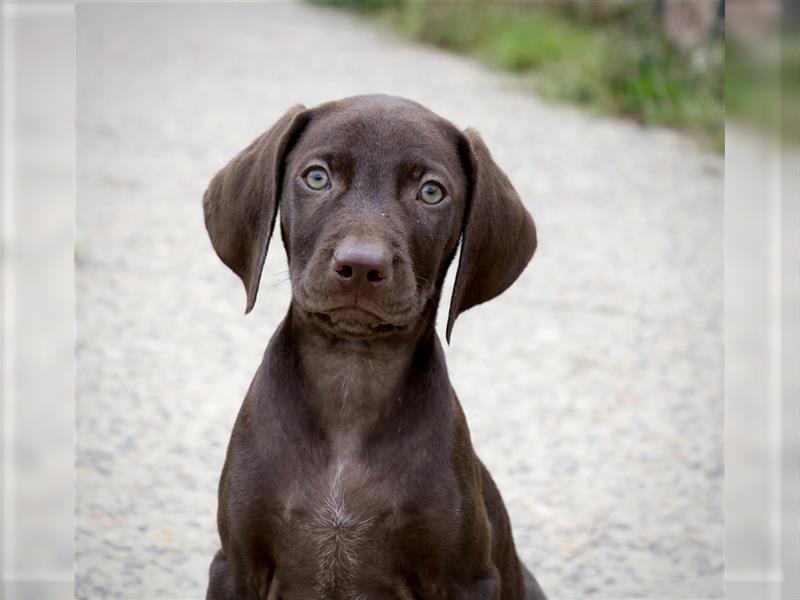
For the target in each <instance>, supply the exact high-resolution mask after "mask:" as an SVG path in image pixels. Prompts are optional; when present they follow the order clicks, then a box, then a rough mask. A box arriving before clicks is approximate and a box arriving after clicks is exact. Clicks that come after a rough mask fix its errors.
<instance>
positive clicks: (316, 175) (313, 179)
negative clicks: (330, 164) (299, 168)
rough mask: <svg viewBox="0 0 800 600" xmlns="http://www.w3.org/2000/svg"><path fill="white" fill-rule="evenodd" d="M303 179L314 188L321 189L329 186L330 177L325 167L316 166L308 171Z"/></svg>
mask: <svg viewBox="0 0 800 600" xmlns="http://www.w3.org/2000/svg"><path fill="white" fill-rule="evenodd" d="M303 180H304V181H305V182H306V185H307V186H308V187H310V188H311V189H312V190H321V189H324V188H325V187H327V186H328V183H329V182H330V177H329V176H328V172H327V171H326V170H325V169H322V168H320V167H314V168H313V169H309V170H308V172H306V174H305V175H304V176H303Z"/></svg>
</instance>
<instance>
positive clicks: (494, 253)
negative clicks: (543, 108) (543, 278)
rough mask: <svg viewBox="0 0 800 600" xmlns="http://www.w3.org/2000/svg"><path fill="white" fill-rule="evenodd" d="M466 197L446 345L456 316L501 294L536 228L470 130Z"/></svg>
mask: <svg viewBox="0 0 800 600" xmlns="http://www.w3.org/2000/svg"><path fill="white" fill-rule="evenodd" d="M464 137H465V138H466V141H467V149H466V154H467V161H466V162H467V165H468V169H469V180H470V192H469V197H468V199H467V204H466V208H465V214H464V224H463V226H462V233H461V258H460V259H459V263H458V271H457V272H456V282H455V285H454V287H453V296H452V299H451V300H450V314H449V316H448V319H447V334H446V337H447V341H448V343H449V342H450V334H451V332H452V330H453V324H454V323H455V321H456V318H457V317H458V315H459V314H461V313H462V312H464V311H465V310H467V309H469V308H472V307H473V306H475V305H476V304H481V303H482V302H486V301H488V300H491V299H492V298H494V297H495V296H498V295H500V294H501V293H503V292H504V291H505V290H506V288H508V287H509V286H510V285H511V284H512V283H514V281H515V280H516V279H517V277H519V275H520V273H522V270H523V269H524V268H525V265H527V264H528V261H529V260H530V259H531V257H532V256H533V252H534V251H535V250H536V227H535V225H534V224H533V219H532V218H531V215H530V213H529V212H528V211H527V210H526V209H525V207H524V206H523V204H522V202H521V201H520V199H519V195H518V194H517V192H516V190H515V189H514V187H513V186H512V185H511V182H510V181H509V180H508V177H507V176H506V174H505V173H503V171H502V170H501V169H500V167H498V166H497V164H496V163H495V162H494V160H493V159H492V156H491V154H489V149H488V148H487V147H486V144H484V142H483V139H481V136H480V135H479V134H478V132H477V131H475V130H474V129H467V130H466V131H465V132H464Z"/></svg>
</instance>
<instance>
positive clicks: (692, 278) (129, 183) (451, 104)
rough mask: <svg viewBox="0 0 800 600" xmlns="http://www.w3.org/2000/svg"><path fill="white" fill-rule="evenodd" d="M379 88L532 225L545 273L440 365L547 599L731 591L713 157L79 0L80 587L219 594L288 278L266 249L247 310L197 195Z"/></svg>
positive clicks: (346, 51) (379, 60)
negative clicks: (414, 112)
mask: <svg viewBox="0 0 800 600" xmlns="http://www.w3.org/2000/svg"><path fill="white" fill-rule="evenodd" d="M365 92H386V93H391V94H397V95H401V96H406V97H409V98H413V99H415V100H417V101H419V102H421V103H423V104H425V105H427V106H429V107H430V108H431V109H433V110H434V111H436V112H438V113H440V114H442V115H444V116H446V117H448V118H450V119H451V120H453V121H454V122H455V123H457V124H459V125H461V126H464V127H466V126H474V127H476V128H478V129H479V130H480V131H481V132H482V134H483V136H484V138H485V140H486V142H487V144H488V145H489V147H490V148H491V149H492V152H493V153H494V156H495V158H496V160H497V161H498V163H499V164H501V165H502V166H503V167H504V168H505V169H506V171H507V172H508V173H509V176H510V177H511V179H512V181H513V182H514V184H515V185H516V187H517V189H518V190H519V192H520V195H521V196H522V197H523V199H524V200H525V201H526V203H527V205H528V207H529V208H530V210H531V212H532V214H533V215H534V218H535V219H536V221H537V225H538V229H539V233H540V247H539V250H538V251H537V254H536V257H535V258H534V260H533V262H532V263H531V265H530V267H529V268H528V270H527V271H526V272H525V274H524V275H523V277H522V278H521V279H520V280H519V281H518V282H517V283H516V284H515V285H514V287H513V288H512V289H511V290H509V291H508V292H507V293H506V294H504V295H503V296H501V297H500V298H499V299H497V300H495V301H494V302H491V303H489V304H488V305H485V306H482V307H479V308H476V309H474V310H472V311H470V312H468V313H466V314H465V315H463V316H462V317H461V318H460V319H459V322H458V324H457V325H456V328H455V331H454V335H453V344H452V346H451V347H450V348H449V349H448V354H449V356H448V360H449V365H450V371H451V376H452V379H453V382H454V385H455V388H456V389H457V390H458V393H459V395H460V398H461V400H462V403H463V405H464V408H465V411H466V414H467V417H468V419H469V422H470V426H471V429H472V434H473V440H474V444H475V446H476V448H477V450H478V452H479V454H480V455H481V457H482V458H483V459H484V461H485V462H486V464H487V466H488V467H489V469H490V471H491V472H492V473H493V474H494V476H495V479H496V480H497V482H498V485H499V487H500V489H501V491H502V493H503V495H504V497H505V500H506V503H507V505H508V508H509V512H510V513H511V517H512V522H513V524H514V530H515V535H516V539H517V543H518V548H519V551H520V554H521V556H522V558H523V559H524V561H525V562H526V563H527V564H528V565H529V566H530V567H531V568H532V570H533V571H534V572H535V573H536V574H537V575H538V577H539V579H540V582H541V584H542V587H543V588H544V589H545V591H547V592H548V593H549V594H550V595H551V597H553V598H687V597H688V598H702V597H715V596H719V595H721V592H722V566H723V565H722V523H723V518H722V484H723V468H722V439H721V426H722V319H721V317H722V229H721V227H722V161H721V159H720V158H719V157H718V156H716V155H713V154H710V153H708V152H705V151H703V150H701V149H699V148H698V147H697V146H696V145H694V144H693V143H692V142H691V141H690V140H688V139H686V138H684V137H682V136H681V135H679V134H676V133H673V132H670V131H666V130H660V129H647V130H646V129H642V128H640V127H638V126H637V125H635V124H632V123H628V122H623V121H618V120H614V119H608V118H601V117H597V116H594V115H590V114H587V113H582V112H579V111H576V110H574V109H572V108H569V107H563V106H558V105H552V104H548V103H545V102H543V101H541V100H539V99H538V98H536V97H535V96H533V95H532V94H531V93H530V92H529V91H526V90H523V89H521V88H520V86H519V84H518V83H517V82H516V81H515V80H513V79H511V78H507V77H505V76H503V75H499V74H496V73H493V72H491V71H488V70H487V69H485V68H483V67H482V66H480V65H477V64H475V63H474V62H472V61H470V60H468V59H465V58H462V57H459V56H454V55H451V54H448V53H444V52H441V51H438V50H435V49H431V48H426V47H421V46H417V45H413V44H411V43H408V42H406V41H403V40H400V39H398V38H396V37H394V36H392V35H389V34H388V33H387V32H386V31H383V30H380V29H377V28H374V27H372V26H370V25H368V24H366V23H364V22H362V21H359V20H357V19H354V18H352V17H350V16H348V15H344V14H340V13H336V12H332V11H329V10H325V9H319V8H315V7H310V6H307V5H302V4H291V3H281V4H271V5H264V4H229V5H222V4H171V5H136V4H128V5H123V4H80V5H79V6H78V136H79V137H78V178H79V179H78V198H79V205H78V240H77V255H76V259H77V264H78V289H77V294H78V302H79V308H78V413H79V414H78V456H77V464H78V471H77V477H78V534H77V535H78V537H77V546H78V556H77V571H78V584H77V593H78V595H79V597H81V598H111V597H119V598H122V597H124V598H147V599H155V598H159V599H160V598H200V597H202V596H203V594H204V590H205V584H206V581H207V575H206V573H207V566H208V563H209V561H210V559H211V557H212V555H213V552H214V551H215V550H216V548H217V546H218V538H217V534H216V529H215V511H216V488H217V481H218V477H219V473H220V469H221V467H222V462H223V458H224V452H225V447H226V444H227V440H228V435H229V432H230V428H231V426H232V424H233V420H234V418H235V415H236V412H237V410H238V408H239V405H240V403H241V400H242V398H243V396H244V393H245V390H246V388H247V386H248V384H249V382H250V379H251V377H252V375H253V373H254V372H255V369H256V367H257V365H258V363H259V361H260V358H261V354H262V352H263V349H264V347H265V345H266V343H267V340H268V338H269V336H270V335H271V333H272V331H273V330H274V328H275V326H276V325H277V323H278V322H279V321H280V319H281V318H282V316H283V314H284V312H285V310H286V307H287V305H288V300H289V285H288V282H287V281H286V279H287V274H286V266H285V256H284V254H283V252H282V249H281V248H279V244H273V247H272V248H271V252H270V255H269V258H268V260H267V266H266V269H265V273H264V278H263V280H262V287H261V293H260V295H259V303H258V305H257V306H256V309H255V311H254V312H253V313H252V314H251V315H249V316H248V317H246V318H245V317H243V315H242V312H243V307H244V301H245V298H244V292H243V291H242V288H241V283H240V282H239V280H238V279H236V277H235V276H234V275H233V274H232V273H230V272H229V271H228V270H227V269H226V268H225V267H224V266H223V265H222V264H221V263H220V262H219V260H218V259H217V258H216V256H215V255H214V254H213V252H212V250H211V246H210V244H209V242H208V240H207V237H206V233H205V230H204V227H203V221H202V211H201V196H202V193H203V190H204V189H205V186H206V184H207V183H208V181H209V179H210V177H211V176H212V175H213V173H214V172H215V171H216V170H217V169H218V168H219V167H220V166H222V165H223V164H224V163H225V162H226V161H227V159H228V158H230V157H231V156H232V155H233V154H234V153H235V152H236V151H238V150H239V149H241V148H242V147H244V146H245V145H246V144H247V143H249V141H250V140H251V139H252V138H254V137H255V136H256V135H257V134H259V133H260V132H261V131H262V130H264V129H265V128H266V127H268V126H269V125H270V124H271V123H272V122H273V121H274V120H275V119H276V118H277V117H278V116H279V115H281V114H282V113H283V111H284V110H286V109H287V108H288V107H289V106H290V105H291V104H293V103H296V102H303V103H305V104H307V105H314V104H317V103H319V102H323V101H326V100H329V99H333V98H338V97H343V96H349V95H352V94H357V93H365ZM441 323H442V322H441V319H440V325H441ZM441 330H442V329H441V327H440V331H441Z"/></svg>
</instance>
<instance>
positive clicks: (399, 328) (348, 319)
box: [308, 307, 410, 340]
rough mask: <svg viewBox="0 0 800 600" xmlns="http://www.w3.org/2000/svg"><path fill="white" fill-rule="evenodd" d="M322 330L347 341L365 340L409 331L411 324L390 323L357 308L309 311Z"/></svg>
mask: <svg viewBox="0 0 800 600" xmlns="http://www.w3.org/2000/svg"><path fill="white" fill-rule="evenodd" d="M308 314H309V316H310V317H311V319H312V320H313V321H314V322H315V323H316V324H317V325H318V326H319V327H321V328H322V329H324V330H326V331H328V332H329V333H332V334H334V335H336V336H337V337H342V338H345V339H354V340H364V339H372V338H380V337H388V336H391V335H395V334H397V333H402V332H404V331H406V330H408V329H409V327H410V324H394V323H389V322H387V321H386V320H385V319H383V318H381V317H379V316H378V315H376V314H374V313H372V312H369V311H367V310H364V309H361V308H355V307H348V308H338V309H334V310H329V311H324V312H312V311H308Z"/></svg>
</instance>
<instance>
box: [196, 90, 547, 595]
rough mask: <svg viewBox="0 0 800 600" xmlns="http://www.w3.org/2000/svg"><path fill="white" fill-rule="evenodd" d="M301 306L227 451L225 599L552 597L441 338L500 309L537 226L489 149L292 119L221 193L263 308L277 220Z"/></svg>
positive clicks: (417, 119) (362, 120) (336, 107)
mask: <svg viewBox="0 0 800 600" xmlns="http://www.w3.org/2000/svg"><path fill="white" fill-rule="evenodd" d="M279 205H280V215H281V237H282V238H283V244H284V246H285V248H286V253H287V255H288V257H289V272H290V276H291V283H292V294H293V299H292V303H291V305H290V307H289V312H288V314H287V316H286V318H285V319H284V321H283V322H282V323H281V325H280V326H279V327H278V330H277V331H276V332H275V334H274V335H273V337H272V340H271V341H270V343H269V346H268V348H267V351H266V353H265V354H264V359H263V362H262V363H261V366H260V368H259V369H258V372H257V373H256V375H255V378H254V379H253V382H252V384H251V386H250V390H249V391H248V393H247V397H246V398H245V400H244V404H243V405H242V408H241V411H240V412H239V416H238V419H237V421H236V425H235V426H234V429H233V433H232V434H231V440H230V445H229V447H228V454H227V458H226V461H225V467H224V468H223V471H222V477H221V480H220V487H219V512H218V525H219V533H220V538H221V540H222V549H221V550H220V551H219V552H218V553H217V555H216V557H215V558H214V560H213V562H212V563H211V569H210V582H209V587H208V595H207V597H208V598H210V599H225V600H232V599H234V598H236V599H245V598H248V599H256V598H257V599H260V600H277V599H281V600H314V599H326V598H331V599H337V600H338V599H341V600H373V599H374V600H378V599H387V600H388V599H394V600H399V599H406V600H411V599H419V600H429V599H430V600H433V599H442V600H444V599H448V600H456V599H478V598H485V599H494V600H498V599H502V600H518V599H519V600H521V599H543V598H544V595H543V594H542V592H541V590H540V589H539V586H538V584H537V583H536V581H535V579H534V578H533V576H532V575H531V574H530V573H529V572H527V570H526V569H525V568H524V567H523V566H522V565H521V564H520V561H519V559H518V557H517V553H516V550H515V548H514V541H513V538H512V535H511V527H510V525H509V520H508V516H507V513H506V510H505V506H504V505H503V501H502V499H501V498H500V495H499V493H498V491H497V488H496V487H495V484H494V482H493V481H492V478H491V477H490V475H489V473H488V472H487V470H486V468H485V467H484V466H483V464H482V463H481V462H480V460H479V459H478V457H477V456H476V455H475V451H474V450H473V448H472V444H471V442H470V435H469V430H468V429H467V424H466V421H465V419H464V414H463V412H462V410H461V406H460V404H459V402H458V399H457V398H456V395H455V393H454V392H453V389H452V387H451V385H450V381H449V379H448V375H447V368H446V365H445V361H444V355H443V352H442V348H441V345H440V343H439V339H438V336H437V335H436V332H435V330H434V322H435V316H436V309H437V306H438V303H439V296H440V293H441V287H442V282H443V280H444V276H445V272H446V271H447V268H448V266H449V264H450V262H451V260H452V258H453V255H454V254H455V252H456V248H457V246H458V243H459V240H462V247H461V258H460V262H459V266H458V272H457V275H456V283H455V288H454V291H453V297H452V302H451V305H450V313H449V320H448V324H447V338H448V341H449V339H450V333H451V330H452V327H453V322H454V321H455V319H456V317H457V316H458V314H459V313H461V312H463V311H465V310H467V309H468V308H470V307H472V306H474V305H476V304H480V303H481V302H485V301H487V300H490V299H492V298H494V297H495V296H497V295H498V294H500V293H501V292H503V291H504V290H505V289H506V288H507V287H508V286H509V285H511V284H512V283H513V282H514V280H515V279H516V278H517V277H518V276H519V274H520V273H521V272H522V270H523V268H524V267H525V265H526V264H527V263H528V261H529V260H530V258H531V256H532V255H533V252H534V250H535V248H536V230H535V228H534V224H533V220H532V219H531V217H530V215H529V214H528V212H527V211H526V210H525V208H524V207H523V205H522V203H521V202H520V200H519V197H518V196H517V193H516V192H515V191H514V188H513V187H512V186H511V183H510V182H509V181H508V178H507V177H506V176H505V174H504V173H503V172H502V171H501V170H500V168H499V167H498V166H497V165H496V164H495V163H494V161H493V160H492V158H491V156H490V155H489V151H488V150H487V148H486V146H485V145H484V143H483V141H482V140H481V138H480V136H479V135H478V134H477V133H476V132H474V131H471V130H467V131H466V132H461V131H460V130H458V129H457V128H456V127H455V126H454V125H453V124H452V123H450V122H449V121H446V120H445V119H442V118H441V117H439V116H437V115H435V114H433V113H432V112H430V111H428V110H427V109H425V108H423V107H422V106H420V105H418V104H416V103H414V102H411V101H408V100H403V99H400V98H393V97H388V96H359V97H355V98H348V99H346V100H341V101H338V102H331V103H328V104H323V105H321V106H319V107H317V108H314V109H305V108H303V107H300V106H299V107H295V108H292V109H291V110H289V112H288V113H286V114H285V115H284V116H283V117H282V118H281V119H280V120H279V121H278V122H277V123H276V124H275V125H274V126H273V127H272V128H271V129H270V130H269V131H267V132H266V133H264V134H263V135H262V136H261V137H259V138H258V139H256V140H255V141H254V142H253V143H252V144H251V145H250V146H249V147H248V148H246V149H245V150H244V151H242V152H241V153H240V154H239V155H238V156H236V157H235V158H234V159H233V160H232V161H231V162H230V163H229V164H228V165H227V166H226V167H225V168H224V169H222V170H221V171H220V172H219V173H218V174H217V175H216V176H215V177H214V179H213V180H212V182H211V184H210V186H209V188H208V190H207V191H206V193H205V197H204V200H203V206H204V210H205V219H206V227H207V229H208V233H209V236H210V237H211V242H212V244H213V246H214V249H215V250H216V252H217V254H218V255H219V257H220V258H221V259H222V261H223V262H224V263H225V264H226V265H228V266H229V267H230V268H231V269H232V270H233V271H234V272H235V273H236V274H237V275H239V277H241V279H242V281H243V282H244V286H245V289H246V291H247V311H248V312H249V311H250V310H251V309H252V308H253V304H254V303H255V300H256V294H257V292H258V283H259V279H260V277H261V269H262V267H263V264H264V259H265V256H266V253H267V246H268V244H269V239H270V236H271V233H272V230H273V226H274V223H275V218H276V214H277V212H278V206H279Z"/></svg>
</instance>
